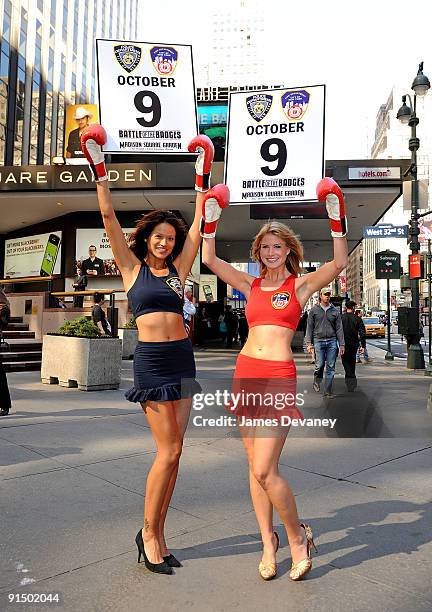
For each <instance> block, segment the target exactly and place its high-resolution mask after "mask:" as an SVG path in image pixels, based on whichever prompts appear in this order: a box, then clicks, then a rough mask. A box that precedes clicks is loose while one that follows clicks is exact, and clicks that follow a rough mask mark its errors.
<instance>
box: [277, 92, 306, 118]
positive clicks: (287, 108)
mask: <svg viewBox="0 0 432 612" xmlns="http://www.w3.org/2000/svg"><path fill="white" fill-rule="evenodd" d="M309 98H310V95H309V92H308V91H306V90H305V89H298V90H297V91H286V92H285V93H284V94H283V95H282V98H281V102H282V108H283V110H284V113H285V115H286V116H287V117H288V119H289V120H290V121H298V120H299V119H302V118H303V115H304V114H305V112H306V111H307V107H308V105H309Z"/></svg>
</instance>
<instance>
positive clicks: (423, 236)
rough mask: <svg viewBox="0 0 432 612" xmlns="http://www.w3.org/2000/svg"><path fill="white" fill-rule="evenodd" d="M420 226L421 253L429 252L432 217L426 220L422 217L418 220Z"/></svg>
mask: <svg viewBox="0 0 432 612" xmlns="http://www.w3.org/2000/svg"><path fill="white" fill-rule="evenodd" d="M418 226H419V232H420V234H419V237H418V238H419V242H420V251H427V250H428V240H432V220H431V217H428V218H425V217H420V219H419V220H418Z"/></svg>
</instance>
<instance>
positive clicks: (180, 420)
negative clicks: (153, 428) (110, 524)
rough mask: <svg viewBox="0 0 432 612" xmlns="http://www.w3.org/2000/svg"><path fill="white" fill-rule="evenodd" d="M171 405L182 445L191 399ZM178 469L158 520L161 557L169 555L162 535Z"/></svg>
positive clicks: (176, 467)
mask: <svg viewBox="0 0 432 612" xmlns="http://www.w3.org/2000/svg"><path fill="white" fill-rule="evenodd" d="M173 404H174V411H175V417H176V421H177V427H178V431H179V434H180V437H181V440H182V444H183V438H184V434H185V431H186V428H187V425H188V421H189V415H190V411H191V406H192V399H191V398H187V399H183V400H179V401H177V402H173ZM178 469H179V463H177V465H176V466H175V467H174V468H173V471H172V474H171V478H170V481H169V484H168V488H167V490H166V493H165V497H164V500H163V504H162V512H161V515H160V520H159V544H160V549H161V553H162V556H164V557H165V556H166V555H169V550H168V548H167V545H166V542H165V534H164V529H165V520H166V515H167V512H168V507H169V504H170V501H171V497H172V494H173V491H174V487H175V484H176V481H177V474H178Z"/></svg>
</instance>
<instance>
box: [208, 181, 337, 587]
mask: <svg viewBox="0 0 432 612" xmlns="http://www.w3.org/2000/svg"><path fill="white" fill-rule="evenodd" d="M317 196H318V200H319V201H322V202H324V201H325V203H326V207H327V212H328V216H329V218H330V226H331V234H332V236H333V250H334V257H333V260H332V261H330V262H329V263H326V264H324V265H323V266H321V267H320V268H319V269H318V270H317V271H316V272H311V273H309V274H304V275H302V276H299V274H300V262H301V261H302V260H303V248H302V246H301V244H300V242H299V240H298V238H297V237H296V236H295V235H294V234H293V232H292V231H291V230H290V228H289V227H287V226H286V225H284V224H282V223H279V222H276V221H270V222H268V223H266V224H265V225H264V226H263V227H262V228H261V230H260V231H259V232H258V234H257V236H256V237H255V240H254V242H253V244H252V251H251V253H252V258H253V259H254V260H255V261H257V262H258V263H259V266H260V277H259V278H255V277H253V276H252V275H250V274H248V273H247V272H241V271H239V270H236V269H235V268H234V267H233V266H231V265H230V264H229V263H227V262H225V261H223V260H222V259H219V258H218V257H217V256H216V252H215V240H214V238H211V239H206V238H205V239H204V241H203V247H202V258H203V262H204V263H205V264H206V265H207V266H208V267H209V268H210V269H211V270H212V272H213V273H215V274H217V275H218V276H219V278H221V279H222V280H223V281H224V282H225V283H228V284H230V285H231V286H232V287H234V288H235V289H237V290H239V291H241V292H242V293H243V294H244V295H245V296H246V299H247V306H246V317H247V319H248V323H249V336H248V339H247V341H246V343H245V344H244V346H243V348H242V350H241V352H240V354H239V356H238V359H237V364H236V369H235V373H234V380H233V393H234V394H235V396H236V397H237V398H238V400H239V401H238V402H237V403H236V404H233V406H232V407H230V409H231V410H232V411H233V412H234V414H235V415H236V416H237V417H238V425H239V429H240V434H241V436H242V440H243V444H244V447H245V450H246V453H247V457H248V461H249V466H250V467H249V485H250V493H251V497H252V501H253V506H254V510H255V513H256V516H257V521H258V524H259V527H260V531H261V537H262V541H263V546H264V550H263V556H262V559H261V562H260V564H259V567H258V571H259V574H260V576H261V577H262V578H263V579H264V580H270V579H271V578H273V577H274V576H275V575H276V572H277V564H276V552H277V549H278V546H279V537H278V534H277V533H276V532H275V531H274V530H273V508H274V507H275V508H276V510H277V511H278V513H279V515H280V518H281V519H282V522H283V524H284V527H285V529H286V533H287V536H288V543H289V545H290V548H291V557H292V567H291V571H290V578H291V579H292V580H301V579H302V578H303V577H304V576H306V574H307V573H308V572H309V571H310V569H311V567H312V560H311V546H312V545H313V534H312V530H311V528H310V527H309V525H307V524H306V523H300V521H299V517H298V513H297V507H296V503H295V499H294V496H293V493H292V491H291V489H290V487H289V485H288V483H287V482H286V480H285V479H284V478H283V476H282V475H281V473H280V471H279V469H278V462H279V457H280V454H281V452H282V449H283V445H284V443H285V439H286V436H287V434H288V430H289V425H290V423H291V422H292V418H296V417H299V416H301V413H300V411H299V410H298V408H297V403H299V404H300V405H303V403H304V394H303V393H299V394H297V391H296V370H295V364H294V361H293V359H292V351H291V341H292V339H293V336H294V333H295V330H296V328H297V325H298V322H299V319H300V316H301V312H302V309H303V308H304V306H305V305H306V303H307V301H308V300H309V298H310V297H311V296H312V295H313V294H314V293H315V292H317V291H318V290H319V289H320V288H321V287H324V286H326V285H328V284H329V283H330V282H331V281H333V280H334V279H335V278H336V277H337V276H338V274H339V273H340V272H341V271H342V270H343V269H344V268H345V267H346V265H347V259H348V249H347V241H346V219H345V204H344V199H343V195H342V192H341V190H340V188H339V186H338V185H337V183H335V182H334V181H333V180H332V179H329V178H325V179H322V181H320V183H319V184H318V187H317ZM258 393H261V395H258ZM269 395H270V400H271V401H268V399H267V398H268V396H269ZM247 397H249V398H253V399H252V400H247V399H245V398H247ZM259 397H261V398H262V399H261V402H257V400H256V398H259ZM281 398H283V401H282V399H281ZM248 401H249V402H250V403H248ZM269 404H270V406H269ZM259 417H262V418H259ZM264 417H265V418H266V419H267V420H266V421H265V425H263V423H264Z"/></svg>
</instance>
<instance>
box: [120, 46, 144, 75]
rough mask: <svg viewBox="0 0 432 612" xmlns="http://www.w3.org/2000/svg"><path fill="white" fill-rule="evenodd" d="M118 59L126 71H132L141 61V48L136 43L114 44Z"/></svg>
mask: <svg viewBox="0 0 432 612" xmlns="http://www.w3.org/2000/svg"><path fill="white" fill-rule="evenodd" d="M114 54H115V56H116V60H117V61H118V63H119V64H120V66H121V67H122V68H124V69H125V70H126V72H132V70H135V68H136V67H137V66H138V64H139V63H140V59H141V48H140V47H137V46H136V45H114Z"/></svg>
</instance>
